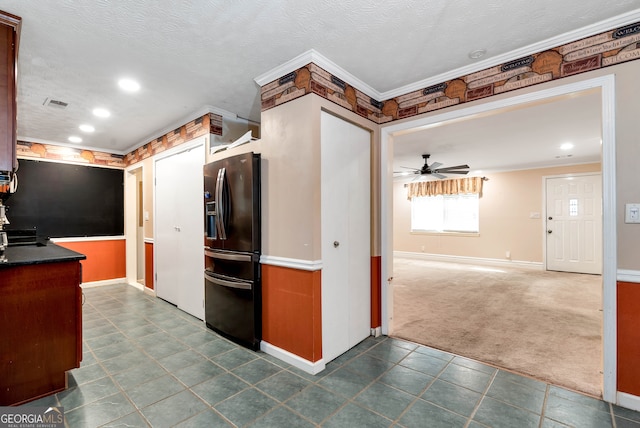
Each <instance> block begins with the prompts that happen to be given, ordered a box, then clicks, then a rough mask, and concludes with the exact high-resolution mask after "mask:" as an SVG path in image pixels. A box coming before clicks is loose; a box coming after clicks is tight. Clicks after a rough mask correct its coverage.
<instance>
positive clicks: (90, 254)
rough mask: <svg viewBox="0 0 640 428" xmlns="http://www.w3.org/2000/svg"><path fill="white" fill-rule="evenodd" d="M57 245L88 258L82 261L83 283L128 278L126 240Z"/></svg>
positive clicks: (62, 243) (60, 243)
mask: <svg viewBox="0 0 640 428" xmlns="http://www.w3.org/2000/svg"><path fill="white" fill-rule="evenodd" d="M57 245H60V246H61V247H65V248H68V249H70V250H73V251H77V252H78V253H82V254H84V255H85V256H87V259H86V260H82V261H81V262H80V263H82V282H92V281H103V280H107V279H116V278H124V277H126V276H127V267H126V251H125V240H124V239H117V240H108V241H78V242H59V243H57Z"/></svg>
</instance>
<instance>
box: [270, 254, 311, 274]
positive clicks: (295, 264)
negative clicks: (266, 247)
mask: <svg viewBox="0 0 640 428" xmlns="http://www.w3.org/2000/svg"><path fill="white" fill-rule="evenodd" d="M260 263H261V264H263V265H271V266H280V267H286V268H290V269H298V270H307V271H316V270H321V269H322V260H314V261H310V260H300V259H291V258H288V257H276V256H269V255H264V254H263V255H262V256H260Z"/></svg>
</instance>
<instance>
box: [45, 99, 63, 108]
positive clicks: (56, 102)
mask: <svg viewBox="0 0 640 428" xmlns="http://www.w3.org/2000/svg"><path fill="white" fill-rule="evenodd" d="M43 105H45V106H48V107H55V108H67V106H68V105H69V103H65V102H64V101H60V100H54V99H52V98H47V99H45V100H44V103H43Z"/></svg>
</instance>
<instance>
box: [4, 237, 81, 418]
mask: <svg viewBox="0 0 640 428" xmlns="http://www.w3.org/2000/svg"><path fill="white" fill-rule="evenodd" d="M5 256H6V259H7V261H6V262H3V263H0V331H1V332H2V339H1V340H0V406H8V405H13V404H19V403H24V402H27V401H31V400H33V399H36V398H38V397H41V396H44V395H48V394H51V393H54V392H57V391H61V390H63V389H65V388H66V386H67V377H66V372H67V371H68V370H71V369H73V368H76V367H79V366H80V361H81V360H82V289H81V288H80V283H81V282H82V266H81V264H80V260H83V259H86V257H85V256H84V255H83V254H80V253H76V252H75V251H71V250H68V249H66V248H62V247H60V246H57V245H55V244H51V243H48V244H47V245H41V244H32V245H21V246H10V247H8V248H7V249H6V251H5Z"/></svg>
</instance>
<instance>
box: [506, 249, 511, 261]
mask: <svg viewBox="0 0 640 428" xmlns="http://www.w3.org/2000/svg"><path fill="white" fill-rule="evenodd" d="M504 256H505V257H506V258H508V259H510V258H511V251H509V250H507V251H505V253H504Z"/></svg>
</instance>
